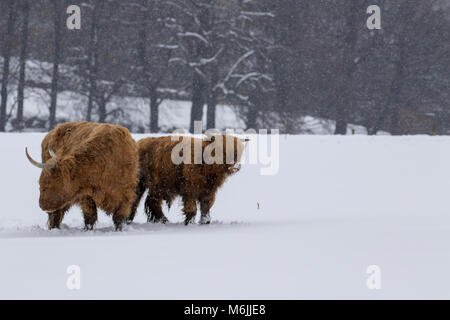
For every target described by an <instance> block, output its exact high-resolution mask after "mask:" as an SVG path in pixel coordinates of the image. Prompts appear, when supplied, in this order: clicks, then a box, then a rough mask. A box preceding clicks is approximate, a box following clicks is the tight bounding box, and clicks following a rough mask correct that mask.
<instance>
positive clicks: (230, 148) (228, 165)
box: [207, 135, 249, 174]
mask: <svg viewBox="0 0 450 320" xmlns="http://www.w3.org/2000/svg"><path fill="white" fill-rule="evenodd" d="M218 139H220V140H218ZM248 141H249V140H248V139H241V138H238V137H234V136H230V135H207V144H210V143H214V144H215V147H216V148H222V150H223V151H222V156H223V159H222V158H220V157H219V158H220V159H222V161H221V165H219V166H216V167H217V168H221V170H225V173H227V174H233V173H236V172H238V171H239V170H240V169H241V159H242V154H243V153H244V149H245V143H246V142H248ZM219 150H220V149H219ZM211 154H212V155H213V156H215V152H214V150H213V151H212V153H211Z"/></svg>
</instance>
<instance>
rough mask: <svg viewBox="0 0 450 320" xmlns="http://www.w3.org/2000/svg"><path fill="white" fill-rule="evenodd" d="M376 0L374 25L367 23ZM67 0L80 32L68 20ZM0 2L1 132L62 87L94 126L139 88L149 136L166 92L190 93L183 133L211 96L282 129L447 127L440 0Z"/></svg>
mask: <svg viewBox="0 0 450 320" xmlns="http://www.w3.org/2000/svg"><path fill="white" fill-rule="evenodd" d="M374 4H376V5H378V6H379V7H380V8H381V23H380V24H381V29H379V30H370V29H368V28H367V26H366V20H367V19H368V17H369V16H368V14H367V12H366V9H367V8H368V7H369V6H370V5H374ZM70 5H76V6H78V7H79V8H80V9H81V10H80V19H81V20H80V29H70V28H68V26H67V25H66V20H67V19H68V17H70V15H71V14H70V13H68V12H67V8H68V7H69V6H70ZM0 10H1V11H0V27H1V30H2V32H1V39H0V45H1V55H2V61H1V62H2V65H1V66H0V76H1V79H2V82H1V102H0V131H5V130H6V128H7V125H8V124H9V128H10V129H9V130H19V131H20V130H23V129H24V128H26V121H25V120H26V119H24V108H26V106H24V101H25V98H24V97H25V95H26V90H27V88H35V87H39V88H41V89H43V90H45V92H46V94H48V97H49V101H50V103H49V106H48V108H49V117H48V119H46V124H45V125H46V127H47V129H51V128H53V127H54V126H55V125H56V124H57V122H58V116H57V115H58V112H57V111H58V110H57V106H58V94H59V93H60V92H61V91H63V90H71V91H74V92H76V93H78V94H80V95H82V96H84V97H86V105H85V107H84V109H83V113H84V114H83V118H84V119H85V120H87V121H98V122H110V121H113V120H114V118H115V116H116V115H117V114H120V113H122V112H125V111H126V109H127V107H129V106H127V105H123V106H120V107H114V108H113V107H111V103H110V102H111V101H112V99H113V98H114V97H117V96H135V97H144V98H145V99H146V101H148V108H149V110H150V112H149V114H150V118H149V119H148V122H147V123H148V128H147V130H146V131H149V132H159V130H160V127H159V110H160V107H161V103H162V102H163V101H164V100H165V99H177V100H186V101H190V105H191V114H190V130H191V131H192V130H193V124H194V121H201V119H203V116H204V115H203V112H204V109H206V123H204V127H205V128H215V127H216V123H215V121H216V118H217V116H216V110H217V105H219V104H228V105H232V106H234V108H235V110H236V112H237V113H238V115H239V116H240V118H242V120H243V121H244V123H245V126H246V127H247V128H254V129H258V128H279V129H281V131H283V132H287V133H299V132H301V131H300V128H301V123H302V119H303V117H304V116H306V115H310V116H314V117H320V118H324V119H331V120H334V121H335V123H336V125H335V130H334V131H335V133H336V134H345V133H347V132H348V124H358V125H362V126H364V127H365V128H367V131H368V133H369V134H376V133H378V132H380V131H388V132H391V133H392V134H408V133H429V134H433V133H434V134H445V133H447V131H448V130H449V129H450V125H449V124H450V122H449V121H447V120H448V119H450V118H449V111H448V110H449V101H450V100H449V98H450V97H449V93H450V83H449V82H450V81H449V79H450V67H449V66H450V61H449V60H450V41H449V40H450V5H449V1H448V0H430V1H427V2H424V1H420V0H398V1H395V2H392V1H387V0H377V1H367V0H352V1H350V0H334V1H329V0H328V1H327V0H315V1H312V0H284V1H268V0H169V1H162V0H128V1H119V0H85V1H66V0H37V1H31V0H1V2H0ZM13 59H16V60H15V61H17V62H18V63H16V64H14V66H16V67H12V63H11V61H12V60H13ZM27 61H34V62H36V63H38V64H42V70H43V71H42V73H43V74H45V75H46V76H45V77H43V78H45V80H42V79H41V80H36V79H34V78H30V77H29V76H28V74H29V73H28V72H27V66H28V64H27ZM8 95H14V96H16V97H17V101H16V102H15V103H16V104H17V105H16V106H15V107H14V108H12V106H11V105H8V104H11V102H9V100H8ZM205 106H206V108H205Z"/></svg>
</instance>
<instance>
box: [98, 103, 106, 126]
mask: <svg viewBox="0 0 450 320" xmlns="http://www.w3.org/2000/svg"><path fill="white" fill-rule="evenodd" d="M106 103H107V102H106V101H105V100H104V99H101V100H100V101H99V102H98V122H100V123H105V122H106Z"/></svg>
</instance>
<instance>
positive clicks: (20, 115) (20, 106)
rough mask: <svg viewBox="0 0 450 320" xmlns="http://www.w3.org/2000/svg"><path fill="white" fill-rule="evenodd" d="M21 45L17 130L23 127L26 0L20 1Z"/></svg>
mask: <svg viewBox="0 0 450 320" xmlns="http://www.w3.org/2000/svg"><path fill="white" fill-rule="evenodd" d="M22 14H23V21H22V30H21V31H22V39H21V42H22V45H21V49H20V71H19V86H18V89H17V125H18V127H19V130H22V129H23V103H24V90H25V70H26V64H27V49H28V24H29V17H30V3H29V1H28V0H23V3H22Z"/></svg>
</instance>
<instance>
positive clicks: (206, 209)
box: [199, 194, 216, 224]
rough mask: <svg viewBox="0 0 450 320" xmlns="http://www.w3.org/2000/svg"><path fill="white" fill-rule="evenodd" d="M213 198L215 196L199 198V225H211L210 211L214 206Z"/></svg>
mask: <svg viewBox="0 0 450 320" xmlns="http://www.w3.org/2000/svg"><path fill="white" fill-rule="evenodd" d="M215 198H216V197H215V194H211V195H207V196H203V197H200V199H199V202H200V212H201V213H202V216H201V217H200V224H210V223H211V216H210V210H211V207H212V206H213V205H214V201H215Z"/></svg>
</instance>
